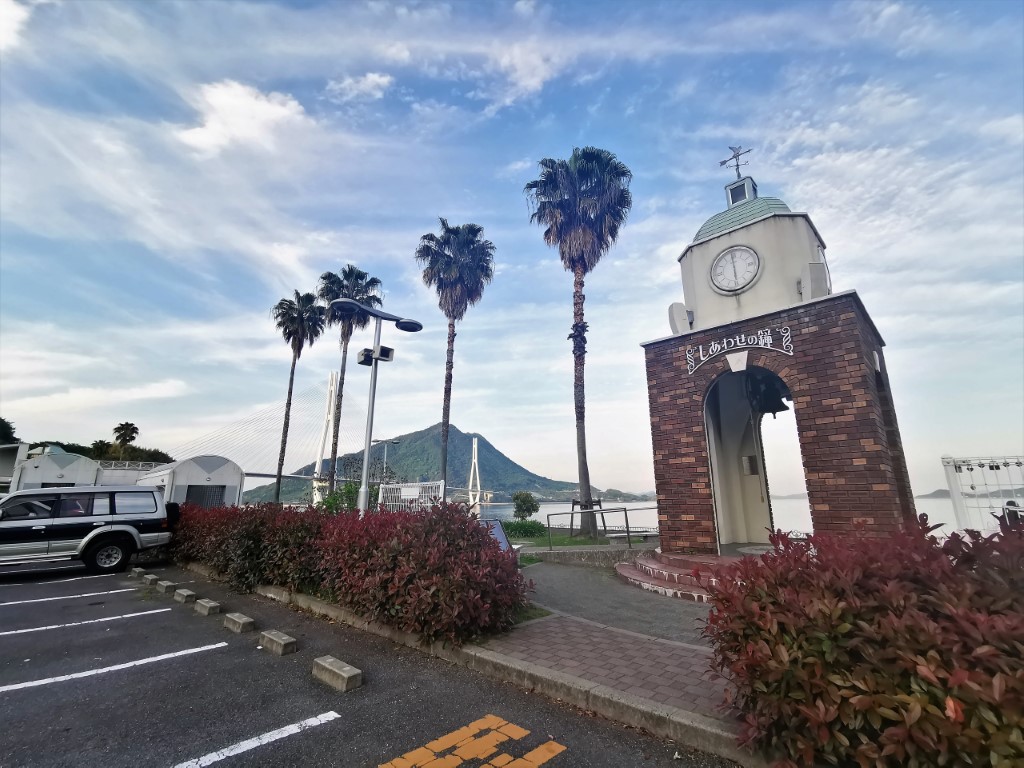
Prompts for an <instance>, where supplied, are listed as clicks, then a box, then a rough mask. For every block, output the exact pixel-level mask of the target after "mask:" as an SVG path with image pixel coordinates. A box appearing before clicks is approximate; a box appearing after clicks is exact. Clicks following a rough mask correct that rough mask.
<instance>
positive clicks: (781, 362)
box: [644, 291, 915, 554]
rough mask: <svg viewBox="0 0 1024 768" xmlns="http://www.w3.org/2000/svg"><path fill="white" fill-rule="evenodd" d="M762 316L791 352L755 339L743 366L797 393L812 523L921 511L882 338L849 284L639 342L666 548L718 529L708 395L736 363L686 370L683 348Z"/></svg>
mask: <svg viewBox="0 0 1024 768" xmlns="http://www.w3.org/2000/svg"><path fill="white" fill-rule="evenodd" d="M765 326H771V327H773V328H782V327H785V328H788V329H789V330H790V332H791V334H792V345H793V354H792V355H787V354H785V353H784V352H782V351H779V350H776V349H751V350H749V351H748V352H747V354H748V361H747V364H748V366H759V367H761V368H766V369H768V370H769V371H772V372H773V373H775V374H776V375H778V376H779V377H780V378H781V379H782V380H783V381H784V382H785V383H786V385H787V386H788V387H789V391H790V392H791V393H792V395H793V406H794V411H795V415H796V423H797V430H798V433H799V438H800V451H801V455H802V458H803V465H804V473H805V477H806V480H807V493H808V496H809V499H810V504H811V520H812V523H813V526H814V530H815V532H832V533H843V532H849V531H851V530H853V529H854V527H855V526H857V525H863V526H864V527H865V529H866V530H867V531H868V532H869V533H871V534H874V535H879V536H882V535H887V534H889V533H892V532H894V531H896V530H899V529H901V528H903V527H904V526H905V525H906V524H907V523H912V522H913V521H914V519H915V510H914V500H913V497H912V495H911V490H910V482H909V478H908V476H907V472H906V461H905V459H904V456H903V446H902V443H901V441H900V437H899V427H898V425H897V421H896V413H895V409H894V405H893V397H892V393H891V392H890V391H889V381H888V377H887V376H886V374H885V360H884V356H883V355H882V346H883V342H882V339H881V337H880V336H879V334H878V331H877V330H876V329H875V327H874V325H873V324H872V322H871V319H870V318H869V317H868V314H867V312H866V310H865V309H864V306H863V305H862V304H861V302H860V299H859V298H858V297H857V295H856V294H855V293H853V292H852V291H851V292H848V293H842V294H836V295H833V296H830V297H828V298H825V299H821V300H818V301H815V302H812V303H809V304H802V305H800V306H796V307H791V308H789V309H784V310H782V311H779V312H774V313H771V314H769V315H765V316H761V317H755V318H750V319H749V320H746V321H744V322H740V323H734V324H731V325H729V326H726V327H723V328H714V329H711V330H707V331H700V332H694V333H690V334H686V335H682V336H674V337H672V338H669V339H664V340H661V341H655V342H650V343H648V344H645V345H644V348H645V355H646V361H647V386H648V400H649V407H650V416H651V435H652V443H653V446H654V477H655V485H656V487H657V492H658V507H659V509H658V519H659V529H660V532H661V546H662V549H663V550H664V551H666V552H679V553H686V552H701V553H710V554H713V553H715V552H717V548H718V539H719V531H718V529H717V525H716V516H715V512H716V510H715V501H714V496H713V492H712V480H711V469H710V462H709V453H708V443H709V441H708V434H707V429H706V426H705V419H704V410H705V409H704V401H705V398H706V396H707V393H708V391H709V388H710V387H711V385H712V383H713V382H714V381H715V380H716V379H717V378H718V377H720V376H721V375H722V374H724V373H726V372H727V371H729V370H730V367H729V364H728V362H727V357H728V356H727V355H726V354H719V355H716V356H714V357H712V358H710V359H709V360H707V361H706V362H705V363H704V364H703V365H701V366H700V367H699V368H697V369H696V370H694V372H693V373H690V372H689V366H688V363H687V348H691V349H692V348H693V347H695V346H696V345H705V346H707V345H710V344H711V342H712V341H714V340H716V339H719V338H722V337H723V336H727V335H735V334H742V333H747V334H751V333H756V331H757V329H758V328H763V327H765ZM876 355H877V360H878V368H877V369H876V363H875V361H876ZM878 369H880V370H878Z"/></svg>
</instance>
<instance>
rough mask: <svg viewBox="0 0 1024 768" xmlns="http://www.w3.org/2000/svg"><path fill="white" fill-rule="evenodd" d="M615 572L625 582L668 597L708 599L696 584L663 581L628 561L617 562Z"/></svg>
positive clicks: (706, 594)
mask: <svg viewBox="0 0 1024 768" xmlns="http://www.w3.org/2000/svg"><path fill="white" fill-rule="evenodd" d="M615 572H616V573H617V574H618V575H619V578H620V579H622V580H623V581H625V582H626V583H627V584H632V585H633V586H634V587H640V588H641V589H646V590H648V591H649V592H657V593H658V594H659V595H667V596H668V597H678V598H680V599H681V600H693V601H694V602H697V603H706V602H707V601H708V593H707V592H705V591H704V590H703V589H701V588H700V587H698V586H696V585H686V584H679V583H678V582H672V581H665V580H663V579H659V578H656V577H655V576H652V575H651V574H649V573H645V572H644V571H641V570H640V569H639V568H635V567H633V566H632V565H630V564H629V563H619V564H618V565H616V566H615Z"/></svg>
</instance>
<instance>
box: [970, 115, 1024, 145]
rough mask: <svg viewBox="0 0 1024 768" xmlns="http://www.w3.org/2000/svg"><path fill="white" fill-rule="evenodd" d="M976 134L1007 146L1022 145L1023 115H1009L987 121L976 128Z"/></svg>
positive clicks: (1023, 134)
mask: <svg viewBox="0 0 1024 768" xmlns="http://www.w3.org/2000/svg"><path fill="white" fill-rule="evenodd" d="M978 133H980V134H981V135H982V136H987V137H988V138H992V139H1001V140H1002V141H1005V142H1006V143H1008V144H1024V115H1009V116H1007V117H997V118H995V119H993V120H989V121H988V122H986V123H983V124H982V125H980V126H979V127H978Z"/></svg>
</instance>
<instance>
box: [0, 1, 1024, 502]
mask: <svg viewBox="0 0 1024 768" xmlns="http://www.w3.org/2000/svg"><path fill="white" fill-rule="evenodd" d="M1022 40H1024V5H1022V4H1021V3H1019V2H1016V1H1015V0H997V1H996V2H984V1H983V0H974V1H973V2H936V3H911V2H907V3H902V2H887V1H886V0H871V1H870V2H840V3H829V2H773V3H753V2H678V1H672V2H654V1H653V0H645V1H640V2H634V3H621V2H616V1H615V0H611V1H610V2H605V1H603V0H593V1H590V0H588V1H587V2H570V1H568V0H567V1H565V2H542V0H516V1H512V0H509V1H507V2H497V1H496V2H468V1H467V2H447V3H442V2H405V3H402V2H385V1H384V0H366V1H364V2H359V1H358V0H351V1H350V2H317V1H316V0H302V1H301V2H292V3H289V2H249V3H245V2H230V1H229V0H217V1H216V2H215V1H213V0H188V1H182V2H161V1H159V0H153V1H152V2H140V1H138V0H136V1H133V2H104V1H103V0H90V1H89V2H84V1H83V0H63V1H56V2H55V1H54V0H0V416H3V417H4V418H7V419H9V420H11V421H13V422H14V424H15V427H16V430H17V433H18V436H19V437H21V438H23V439H27V440H43V439H51V440H63V441H78V442H84V443H91V442H92V441H93V440H97V439H111V430H112V428H113V426H114V425H115V424H117V423H119V422H122V421H132V422H134V423H135V424H137V425H138V427H139V430H140V433H139V438H138V443H139V444H140V445H145V446H150V447H160V448H164V449H165V450H168V449H172V448H173V447H175V446H180V445H183V444H186V443H189V442H190V441H195V440H196V439H197V438H199V437H201V436H203V435H206V434H209V433H211V432H215V431H217V430H223V429H226V428H228V427H229V426H230V425H232V424H236V423H238V422H239V421H240V420H243V421H244V420H245V419H246V417H247V416H249V414H252V413H254V412H267V411H268V409H270V410H271V411H272V409H273V408H274V407H278V408H281V409H282V410H283V401H284V396H285V391H286V388H287V378H288V368H289V363H290V351H289V348H288V347H287V345H286V344H285V342H284V341H283V340H282V339H281V337H280V334H279V333H278V332H277V331H276V330H275V328H274V325H273V321H272V320H271V318H270V308H271V307H272V306H273V305H274V304H275V303H276V302H277V301H278V300H279V299H281V298H282V297H285V296H290V295H291V293H292V291H293V289H296V288H298V289H300V290H302V291H309V290H313V289H314V288H315V286H316V282H317V278H318V277H319V275H320V274H321V273H322V272H324V271H326V270H338V269H340V268H341V267H342V266H344V265H345V264H346V263H354V264H356V265H357V266H359V267H360V268H362V269H364V270H366V271H368V272H369V273H370V274H372V275H374V276H376V277H379V278H380V279H381V280H382V282H383V284H384V290H385V294H386V295H385V300H384V308H385V309H386V310H388V311H389V312H392V313H394V314H397V315H400V316H403V317H411V318H414V319H417V320H419V321H421V322H422V323H423V324H424V330H423V331H422V332H421V333H418V334H415V335H410V334H405V333H401V332H400V331H398V330H396V329H395V328H394V326H385V329H384V333H383V343H384V344H385V345H388V346H392V347H394V348H395V350H396V355H395V361H394V362H391V363H387V364H386V365H383V366H382V367H381V370H380V378H379V384H378V390H377V400H376V421H375V429H374V434H375V436H376V437H384V438H387V437H391V436H393V435H398V434H401V433H404V432H409V431H413V430H417V429H422V428H425V427H427V426H429V425H431V424H434V423H436V422H438V421H440V417H441V398H442V387H443V377H444V356H445V345H446V322H445V319H444V317H443V316H442V315H441V313H440V311H439V310H438V308H437V301H436V296H435V295H434V294H432V292H431V289H429V288H427V287H425V286H424V285H423V283H422V280H421V276H420V269H419V268H418V267H417V265H416V262H415V260H414V258H413V253H414V251H415V249H416V245H417V243H418V241H419V238H420V237H421V236H422V235H423V234H425V233H427V232H432V231H434V232H436V231H437V229H438V217H442V216H443V217H445V218H447V219H448V221H449V222H450V223H452V224H459V223H466V222H475V223H477V224H480V225H481V226H483V228H484V232H485V236H486V237H487V238H488V239H489V240H491V241H492V242H493V243H494V244H495V247H496V252H495V277H494V280H493V282H492V284H491V285H490V286H488V287H487V289H486V291H485V292H484V295H483V298H482V300H481V302H480V303H479V304H478V305H477V306H474V307H472V308H470V310H469V311H468V312H467V314H466V317H465V319H464V321H462V322H461V323H460V324H459V326H458V336H457V339H456V342H455V370H454V390H453V398H452V416H451V420H452V423H453V424H454V425H456V426H458V427H459V428H460V429H462V430H463V431H469V432H479V433H481V434H483V435H484V436H485V437H487V438H488V439H489V440H490V441H491V442H492V443H493V444H494V445H495V446H496V447H498V448H499V449H500V450H501V451H503V452H504V453H506V454H507V455H508V456H510V457H511V458H513V459H514V460H516V461H517V462H519V463H521V464H523V465H524V466H526V467H527V468H528V469H530V470H532V471H534V472H537V473H539V474H542V475H545V476H548V477H552V478H555V479H560V480H575V479H576V453H575V433H574V416H573V408H572V356H571V345H570V342H569V341H568V340H567V339H566V336H567V334H568V332H569V326H570V324H571V311H572V306H571V298H572V279H571V275H570V274H569V273H567V272H565V271H564V270H563V268H562V266H561V263H560V261H559V259H558V256H557V253H556V252H555V251H554V250H552V249H549V248H548V247H546V246H545V245H544V243H543V239H542V233H541V229H540V228H539V227H537V226H533V225H531V224H530V223H529V207H528V203H527V200H526V198H525V197H524V195H523V186H524V185H525V184H526V183H527V182H528V181H530V180H531V179H533V178H536V174H537V161H538V160H540V159H541V158H564V157H568V156H569V155H570V154H571V152H572V150H573V148H574V147H579V146H586V145H593V146H598V147H601V148H604V149H607V150H609V151H611V152H614V153H615V154H616V155H617V156H618V157H619V159H620V160H622V161H623V162H624V163H625V164H626V165H627V166H628V167H629V168H630V169H631V170H632V172H633V181H632V186H631V191H632V194H633V200H634V204H633V209H632V211H631V213H630V216H629V219H628V221H627V223H626V225H625V226H624V228H623V229H622V231H621V235H620V237H619V240H618V242H617V243H616V244H615V246H614V247H613V248H612V249H611V251H610V252H609V253H608V254H607V255H606V256H605V257H604V258H603V259H602V261H601V263H600V264H599V265H598V266H597V268H596V269H595V270H594V271H593V273H591V275H589V276H588V278H587V281H586V319H587V322H588V323H589V324H590V332H589V344H588V355H587V368H586V376H587V382H586V387H587V389H586V392H587V436H588V453H589V458H590V470H591V478H592V481H593V483H594V484H595V485H596V486H598V487H599V488H608V487H615V488H620V489H625V490H633V491H647V490H652V489H653V487H654V478H653V464H652V452H651V437H650V425H649V414H648V406H647V391H646V375H645V370H644V358H643V352H642V350H641V347H640V344H641V343H642V342H644V341H649V340H651V339H656V338H662V337H665V336H668V335H670V329H669V325H668V306H669V305H670V304H671V303H672V302H675V301H681V300H682V288H681V281H680V275H679V267H678V264H677V259H678V257H679V255H680V253H681V252H682V251H683V249H684V248H685V247H686V245H687V244H688V243H689V242H690V241H691V240H692V238H693V236H694V234H695V233H696V231H697V230H698V228H699V227H700V225H701V224H702V223H703V222H704V221H705V220H706V219H708V218H709V217H710V216H712V215H714V214H715V213H717V212H719V211H721V210H722V209H723V208H725V205H726V203H725V196H724V192H723V186H724V185H725V184H727V183H728V182H729V181H730V178H731V175H730V174H731V172H730V171H728V170H726V169H724V168H721V167H720V166H719V161H720V160H722V159H724V158H726V157H727V156H728V154H729V151H728V149H727V147H728V146H730V145H742V146H744V147H750V148H752V150H753V151H752V152H751V153H750V154H749V155H747V156H746V159H748V160H749V162H750V165H749V166H748V167H747V168H745V169H744V170H745V171H746V172H748V173H750V174H751V175H752V176H753V177H754V178H755V179H756V180H757V182H758V185H759V187H760V193H761V194H762V195H766V196H774V197H780V198H782V199H783V200H784V201H785V202H786V203H787V204H788V205H789V206H790V208H791V209H793V210H795V211H804V212H807V213H808V214H809V215H810V216H811V218H812V220H813V221H814V223H815V225H816V227H817V229H818V231H819V232H820V233H821V234H822V236H823V238H824V240H825V242H826V244H827V256H828V259H829V263H830V267H831V274H832V281H833V286H834V288H835V289H836V290H849V289H856V290H857V291H858V293H859V294H860V296H861V298H862V300H863V302H864V304H865V305H866V307H867V309H868V311H869V313H870V314H871V316H872V317H873V319H874V321H875V323H876V325H877V326H878V328H879V330H880V332H881V334H882V336H883V338H884V339H885V341H886V344H887V346H886V359H887V363H888V368H889V373H890V378H891V383H892V388H893V395H894V399H895V403H896V407H897V413H898V418H899V423H900V427H901V430H902V436H903V442H904V445H905V448H906V452H907V458H908V463H909V467H910V472H911V480H912V483H913V487H914V490H915V492H917V493H924V492H927V491H931V490H933V489H934V488H938V487H941V486H943V485H944V481H943V476H942V471H941V465H940V461H939V459H940V456H942V455H943V454H953V455H957V456H977V455H986V456H989V455H1022V454H1024V51H1022ZM371 341H372V337H371V336H370V334H369V332H360V333H357V334H356V336H355V338H354V340H353V344H352V347H353V349H356V350H357V349H359V348H361V347H363V346H368V345H369V344H370V343H371ZM339 360H340V353H339V347H338V343H337V333H336V330H335V329H330V330H329V331H328V332H327V333H326V334H325V335H324V336H323V337H322V338H321V339H319V340H318V341H317V342H316V343H315V344H314V345H313V347H311V348H309V349H307V350H306V351H305V352H304V353H303V355H302V358H301V360H300V361H299V364H298V369H297V373H296V390H297V391H300V390H306V389H308V388H310V387H313V386H323V385H324V383H325V382H326V379H327V377H328V375H329V372H330V371H331V370H332V369H335V368H336V367H337V365H338V363H339ZM367 386H368V369H366V368H362V367H359V366H354V365H351V366H350V367H349V376H348V381H347V386H346V389H345V404H346V405H345V411H344V413H345V414H346V418H345V424H346V429H345V431H344V432H343V442H342V449H343V451H347V450H355V449H357V448H358V447H360V445H361V441H362V436H361V429H362V426H361V424H360V423H359V420H360V419H362V418H364V416H365V412H366V405H367ZM795 435H796V432H795V426H794V422H793V420H792V416H791V414H790V415H789V416H786V415H783V416H782V417H780V418H779V420H778V421H776V422H773V421H771V420H767V422H766V427H765V448H766V458H767V465H768V476H769V481H770V482H771V484H772V489H773V491H780V492H785V493H792V492H799V491H800V490H801V489H802V476H801V472H800V465H799V455H798V454H799V452H798V448H797V447H796V436H795ZM268 439H270V438H268ZM272 439H274V440H275V441H276V437H274V438H272ZM295 442H296V444H300V443H303V441H301V440H299V439H298V437H296V438H295ZM303 444H304V443H303ZM272 454H273V451H271V452H270V454H269V455H272ZM293 454H295V455H293ZM310 460H312V457H303V456H299V455H297V453H296V452H295V451H293V452H291V453H289V466H288V467H286V468H287V469H292V468H293V467H292V466H291V465H292V464H295V466H296V467H297V466H299V465H300V464H302V463H307V462H308V461H310ZM243 469H249V470H250V471H267V468H266V467H259V468H255V467H243ZM451 471H453V472H456V473H459V472H466V473H468V467H467V468H464V469H458V468H453V470H451ZM482 480H483V485H484V486H485V487H486V485H487V481H486V478H482Z"/></svg>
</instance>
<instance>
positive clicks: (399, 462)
mask: <svg viewBox="0 0 1024 768" xmlns="http://www.w3.org/2000/svg"><path fill="white" fill-rule="evenodd" d="M474 437H476V438H479V443H478V447H477V463H478V465H479V469H480V485H481V487H482V488H483V490H485V491H493V492H494V501H508V500H510V498H511V496H512V494H513V493H515V492H516V491H529V492H530V493H532V494H533V495H534V496H536V497H537V498H538V499H541V500H552V501H554V500H557V501H567V500H569V499H572V498H574V497H575V496H578V495H579V494H578V492H577V488H578V485H577V484H576V483H571V482H563V481H560V480H552V479H550V478H547V477H543V476H542V475H538V474H535V473H533V472H530V471H529V470H528V469H526V468H525V467H523V466H520V465H519V464H516V462H514V461H512V459H510V458H509V457H508V456H506V455H505V454H503V453H502V452H501V451H499V450H498V449H497V448H495V447H494V446H493V445H492V444H491V443H490V442H489V441H488V440H487V438H486V437H484V436H483V435H480V434H476V433H471V432H463V431H462V430H460V429H459V428H458V427H456V426H455V425H454V424H453V425H451V426H450V427H449V428H448V484H449V486H450V487H452V488H465V487H466V486H467V484H468V481H469V468H470V464H471V462H472V458H473V438H474ZM392 439H393V440H397V441H398V444H397V445H396V444H389V445H388V467H387V469H388V476H389V477H391V478H394V479H396V480H397V481H400V482H401V481H404V482H424V481H427V480H436V479H438V478H439V477H440V476H441V425H440V424H435V425H434V426H432V427H427V428H426V429H421V430H420V431H418V432H409V433H408V434H405V435H399V436H397V437H395V438H392ZM383 457H384V446H383V445H381V444H377V445H375V446H374V447H373V449H372V450H371V452H370V478H371V481H374V482H375V481H376V480H377V479H379V478H380V476H381V474H382V471H383V462H382V460H383ZM362 463H363V453H362V451H357V452H353V453H347V454H345V455H344V456H339V457H338V466H339V469H340V473H341V474H342V475H344V476H345V477H348V478H355V479H357V481H358V478H359V475H360V472H361V471H362ZM329 466H330V460H328V461H327V462H325V468H326V467H329ZM313 468H314V465H313V464H307V465H306V466H304V467H302V468H301V469H298V470H297V471H295V472H292V473H290V474H295V475H311V474H313ZM594 492H595V493H599V492H598V491H597V489H596V488H595V489H594ZM309 493H310V487H309V483H307V482H305V481H303V480H288V479H285V480H283V481H282V483H281V499H282V501H298V500H300V499H302V498H303V497H304V496H308V495H309ZM273 494H274V484H273V483H269V484H267V485H261V486H259V487H258V488H253V489H252V490H250V491H246V492H245V494H244V496H243V500H244V501H246V502H256V501H268V500H270V499H271V498H273Z"/></svg>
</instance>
